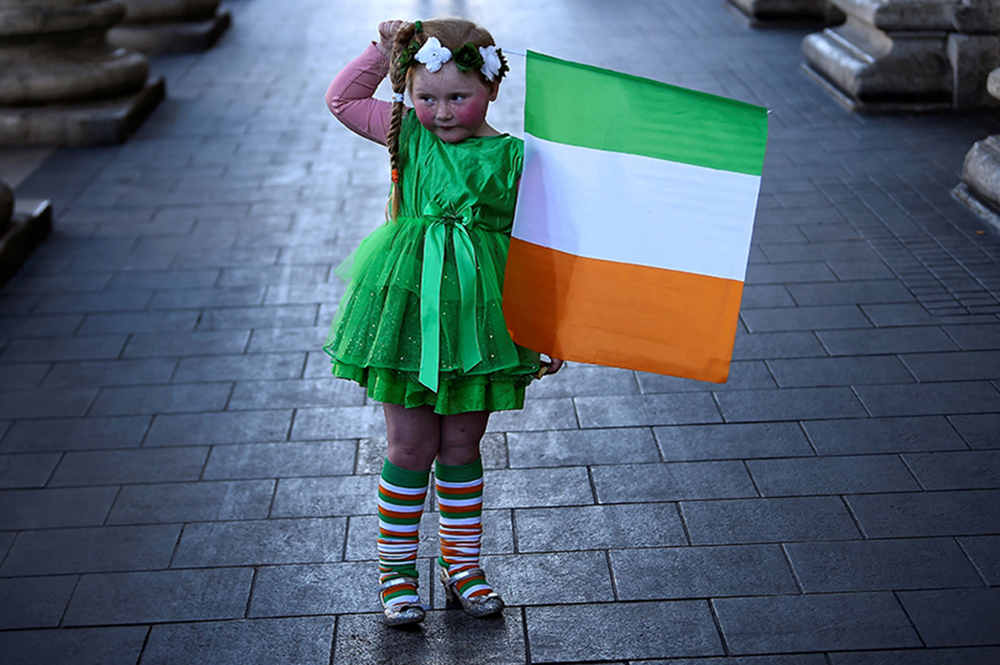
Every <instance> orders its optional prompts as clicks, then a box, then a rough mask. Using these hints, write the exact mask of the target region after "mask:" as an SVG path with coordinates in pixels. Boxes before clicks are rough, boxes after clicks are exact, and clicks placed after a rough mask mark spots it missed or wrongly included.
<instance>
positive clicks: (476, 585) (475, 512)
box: [434, 459, 492, 598]
mask: <svg viewBox="0 0 1000 665" xmlns="http://www.w3.org/2000/svg"><path fill="white" fill-rule="evenodd" d="M434 477H435V481H436V485H437V495H438V508H439V509H440V511H441V522H440V526H439V528H438V536H439V538H440V540H441V558H440V559H438V562H439V563H440V564H441V565H442V566H446V567H447V568H448V574H449V575H454V574H455V573H458V572H461V571H463V570H467V569H469V568H478V567H479V544H480V541H481V540H482V536H483V523H482V515H483V461H482V459H477V460H476V461H475V462H473V463H471V464H465V465H462V466H448V465H446V464H441V463H440V462H438V463H437V464H436V465H435V467H434ZM490 591H492V589H491V588H490V586H489V585H488V584H487V583H486V579H485V578H483V577H481V576H478V575H477V576H475V577H470V578H469V579H467V580H463V581H462V582H461V583H460V584H459V585H458V592H459V593H461V594H462V595H463V596H465V597H466V598H474V597H475V596H482V595H485V594H488V593H489V592H490Z"/></svg>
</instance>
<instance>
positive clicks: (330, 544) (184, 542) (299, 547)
mask: <svg viewBox="0 0 1000 665" xmlns="http://www.w3.org/2000/svg"><path fill="white" fill-rule="evenodd" d="M346 529H347V520H346V519H344V518H328V519H289V520H285V519H274V520H247V521H239V522H203V523H200V524H189V525H187V526H185V528H184V534H183V536H181V538H180V542H179V543H178V544H177V550H176V552H175V554H174V557H173V560H172V562H171V567H172V568H211V567H216V566H226V565H236V566H239V565H260V564H281V563H326V562H331V561H339V560H340V559H341V557H342V556H343V551H344V538H345V535H346Z"/></svg>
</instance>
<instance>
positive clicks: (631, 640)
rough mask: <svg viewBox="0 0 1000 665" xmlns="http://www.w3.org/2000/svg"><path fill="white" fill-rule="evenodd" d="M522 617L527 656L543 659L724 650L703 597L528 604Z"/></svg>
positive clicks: (636, 656) (700, 653)
mask: <svg viewBox="0 0 1000 665" xmlns="http://www.w3.org/2000/svg"><path fill="white" fill-rule="evenodd" d="M525 621H526V624H527V637H528V643H529V644H530V650H531V659H532V661H537V662H543V663H550V662H556V663H572V662H579V661H583V660H592V659H605V660H606V659H608V658H614V657H621V658H626V659H629V660H633V659H634V660H640V659H649V658H664V657H670V656H674V657H680V656H717V655H721V654H722V653H723V649H722V642H721V640H720V639H719V633H718V632H717V631H716V628H715V622H714V621H713V619H712V614H711V612H710V611H709V607H708V603H706V602H705V601H695V600H677V601H656V602H649V603H625V602H622V603H613V604H612V603H593V604H587V605H564V606H561V607H560V606H553V607H529V608H527V609H526V610H525ZM647 636H655V638H653V639H649V638H648V637H647Z"/></svg>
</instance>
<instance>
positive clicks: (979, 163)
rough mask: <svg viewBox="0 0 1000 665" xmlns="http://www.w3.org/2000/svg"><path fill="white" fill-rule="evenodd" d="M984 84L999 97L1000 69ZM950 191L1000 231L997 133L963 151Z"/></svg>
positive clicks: (999, 167) (999, 140)
mask: <svg viewBox="0 0 1000 665" xmlns="http://www.w3.org/2000/svg"><path fill="white" fill-rule="evenodd" d="M986 88H987V90H988V91H989V94H990V95H991V96H993V97H995V98H997V99H1000V69H994V70H993V71H992V72H990V75H989V79H988V83H987V86H986ZM952 193H953V194H954V195H955V197H956V198H958V199H959V200H960V201H962V202H963V203H965V204H966V205H967V206H969V208H971V209H972V211H973V212H975V213H976V214H978V215H979V216H980V217H982V218H983V219H985V220H986V221H988V222H990V224H991V225H992V226H993V227H994V229H995V230H996V231H997V232H998V233H1000V134H994V135H993V136H989V137H987V138H985V139H983V140H982V141H977V142H976V143H975V144H973V146H972V150H970V151H969V152H968V153H967V154H966V155H965V166H964V167H963V168H962V182H960V183H959V184H958V186H957V187H956V188H955V189H954V190H952Z"/></svg>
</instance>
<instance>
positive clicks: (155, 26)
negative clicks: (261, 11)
mask: <svg viewBox="0 0 1000 665" xmlns="http://www.w3.org/2000/svg"><path fill="white" fill-rule="evenodd" d="M121 2H123V3H124V4H125V7H126V9H127V10H128V11H127V13H126V15H125V21H124V22H123V23H121V24H120V25H117V26H115V27H114V28H112V29H111V31H110V32H108V41H110V42H111V43H112V44H114V45H115V46H122V47H125V48H132V49H136V50H138V51H142V52H143V53H145V54H146V55H160V54H163V53H191V52H196V51H206V50H208V49H210V48H211V47H212V46H213V45H214V44H215V42H216V41H218V39H219V37H220V36H221V35H222V33H223V32H225V31H226V29H227V28H228V27H229V23H230V20H231V19H230V14H229V12H228V11H226V10H221V11H220V10H219V0H121Z"/></svg>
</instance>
